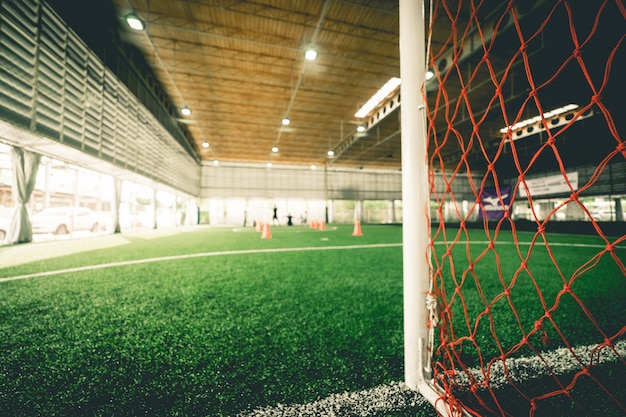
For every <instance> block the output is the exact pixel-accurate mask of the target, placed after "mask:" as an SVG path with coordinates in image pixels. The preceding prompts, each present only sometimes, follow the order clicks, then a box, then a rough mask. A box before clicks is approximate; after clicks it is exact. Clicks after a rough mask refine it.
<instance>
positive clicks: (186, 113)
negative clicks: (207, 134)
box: [180, 106, 191, 116]
mask: <svg viewBox="0 0 626 417" xmlns="http://www.w3.org/2000/svg"><path fill="white" fill-rule="evenodd" d="M180 114H182V115H183V116H191V109H190V108H189V107H187V106H185V107H183V108H182V109H180Z"/></svg>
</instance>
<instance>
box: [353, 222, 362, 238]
mask: <svg viewBox="0 0 626 417" xmlns="http://www.w3.org/2000/svg"><path fill="white" fill-rule="evenodd" d="M352 236H363V232H361V221H360V220H357V221H355V222H354V232H352Z"/></svg>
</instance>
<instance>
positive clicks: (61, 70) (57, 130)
mask: <svg viewBox="0 0 626 417" xmlns="http://www.w3.org/2000/svg"><path fill="white" fill-rule="evenodd" d="M0 119H2V120H3V121H6V122H8V123H11V124H12V125H14V126H18V127H19V128H22V129H24V130H27V131H29V132H31V133H33V134H35V135H37V136H39V137H43V138H45V139H47V140H50V141H53V142H54V143H57V144H59V143H60V144H63V145H66V146H68V147H70V148H72V149H73V150H79V151H81V152H83V153H85V154H87V155H90V156H93V157H96V158H98V159H100V160H102V161H106V162H107V163H111V164H113V165H115V166H116V167H121V168H124V169H126V170H128V171H130V172H132V173H135V174H140V175H141V176H143V177H145V178H147V179H149V180H150V182H152V181H156V182H159V183H162V184H164V185H166V186H168V187H171V188H173V189H176V190H180V191H182V192H184V193H187V194H190V195H198V193H199V183H200V167H199V164H198V159H197V158H196V159H194V158H193V157H192V156H191V155H190V154H189V152H188V149H186V148H184V147H183V146H182V145H181V143H180V141H179V140H177V139H176V138H174V137H173V136H172V135H171V133H170V132H169V130H168V129H166V127H164V126H163V125H162V124H161V123H160V122H159V121H158V120H157V119H156V118H155V116H154V115H153V113H151V112H150V111H149V110H148V109H147V108H146V107H145V106H144V105H142V104H141V102H140V101H139V100H138V99H137V98H136V97H135V96H134V95H133V94H132V93H131V92H130V90H129V89H128V88H127V87H126V86H125V85H124V84H123V83H121V82H120V81H119V80H118V79H117V77H115V75H114V74H113V73H112V72H111V71H110V70H109V69H108V68H106V67H105V66H104V64H103V63H102V62H101V61H100V59H99V58H98V57H97V56H96V55H95V54H94V53H93V52H91V51H90V50H89V49H88V48H87V46H86V45H85V44H84V42H82V40H80V39H79V38H78V36H77V35H76V34H75V33H74V32H73V31H72V30H71V29H70V28H68V27H67V25H66V24H65V23H64V22H63V21H62V19H61V18H60V17H59V16H58V15H57V14H56V13H55V12H54V11H53V10H52V9H51V8H50V7H49V6H48V5H47V4H45V3H43V2H41V1H39V0H23V1H20V2H15V1H8V0H0ZM171 123H173V121H171V122H170V124H171ZM168 127H169V128H170V129H171V128H172V126H168ZM9 139H10V138H9ZM16 141H17V142H18V143H20V139H16ZM38 143H39V142H38ZM25 146H27V144H26V145H25ZM47 149H55V152H59V153H63V152H62V148H60V147H58V146H50V147H47ZM59 150H60V151H59ZM35 151H36V150H35ZM72 155H74V156H75V155H76V154H75V153H72V152H68V153H67V154H66V155H50V156H55V157H59V158H61V159H65V160H67V161H68V162H75V161H73V160H71V159H72V158H73V156H72Z"/></svg>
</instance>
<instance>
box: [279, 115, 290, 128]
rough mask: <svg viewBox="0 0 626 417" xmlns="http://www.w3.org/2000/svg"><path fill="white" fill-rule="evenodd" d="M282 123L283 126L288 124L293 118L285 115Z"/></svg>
mask: <svg viewBox="0 0 626 417" xmlns="http://www.w3.org/2000/svg"><path fill="white" fill-rule="evenodd" d="M281 123H282V124H283V126H287V125H289V124H290V123H291V120H289V118H288V117H283V120H281Z"/></svg>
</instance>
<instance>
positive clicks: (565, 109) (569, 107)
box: [500, 104, 578, 134]
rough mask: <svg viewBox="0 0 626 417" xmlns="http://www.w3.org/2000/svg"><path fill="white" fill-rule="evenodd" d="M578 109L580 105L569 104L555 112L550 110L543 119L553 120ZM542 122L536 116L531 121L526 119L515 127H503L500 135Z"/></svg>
mask: <svg viewBox="0 0 626 417" xmlns="http://www.w3.org/2000/svg"><path fill="white" fill-rule="evenodd" d="M577 108H578V104H567V105H565V106H562V107H558V108H556V109H554V110H550V111H549V112H545V113H544V114H543V118H544V119H547V120H548V119H552V118H554V117H555V116H558V115H560V114H563V113H567V112H568V111H570V110H574V109H577ZM540 121H541V116H535V117H532V118H530V119H526V120H522V121H521V122H517V123H515V124H514V125H513V126H507V127H503V128H502V129H500V133H502V134H505V133H506V132H507V131H508V130H509V129H511V131H512V132H514V131H516V130H520V129H522V128H524V127H526V126H529V125H532V124H535V123H537V122H540Z"/></svg>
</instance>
